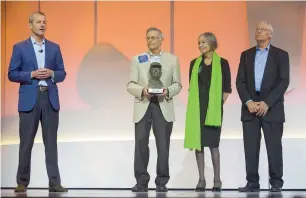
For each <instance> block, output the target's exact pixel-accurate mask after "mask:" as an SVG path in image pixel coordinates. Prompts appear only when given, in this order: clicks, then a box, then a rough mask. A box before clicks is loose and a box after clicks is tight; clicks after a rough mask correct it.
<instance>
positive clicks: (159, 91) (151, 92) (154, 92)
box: [148, 88, 164, 95]
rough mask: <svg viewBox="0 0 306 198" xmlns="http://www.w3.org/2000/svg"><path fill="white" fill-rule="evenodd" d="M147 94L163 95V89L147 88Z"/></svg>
mask: <svg viewBox="0 0 306 198" xmlns="http://www.w3.org/2000/svg"><path fill="white" fill-rule="evenodd" d="M148 93H149V94H152V95H157V94H163V93H164V89H153V88H148Z"/></svg>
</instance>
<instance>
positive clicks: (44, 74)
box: [38, 68, 53, 79]
mask: <svg viewBox="0 0 306 198" xmlns="http://www.w3.org/2000/svg"><path fill="white" fill-rule="evenodd" d="M38 72H39V74H38V78H39V79H46V78H50V77H52V76H53V71H52V70H50V69H45V68H44V69H39V70H38Z"/></svg>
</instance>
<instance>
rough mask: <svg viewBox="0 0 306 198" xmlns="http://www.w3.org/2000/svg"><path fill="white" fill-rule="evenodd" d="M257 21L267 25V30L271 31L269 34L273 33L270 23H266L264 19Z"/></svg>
mask: <svg viewBox="0 0 306 198" xmlns="http://www.w3.org/2000/svg"><path fill="white" fill-rule="evenodd" d="M259 23H263V24H265V25H267V26H268V30H269V32H270V33H271V35H272V34H273V27H272V25H271V24H270V23H268V22H267V21H264V20H262V21H260V22H259ZM259 23H258V24H259Z"/></svg>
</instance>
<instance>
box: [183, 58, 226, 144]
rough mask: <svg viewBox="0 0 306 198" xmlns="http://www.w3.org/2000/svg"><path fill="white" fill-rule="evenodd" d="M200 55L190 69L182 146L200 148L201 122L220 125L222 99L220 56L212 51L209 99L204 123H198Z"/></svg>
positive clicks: (208, 124)
mask: <svg viewBox="0 0 306 198" xmlns="http://www.w3.org/2000/svg"><path fill="white" fill-rule="evenodd" d="M201 61H202V55H201V56H199V57H198V58H197V59H196V61H195V63H194V65H193V69H192V73H191V79H190V85H189V95H188V104H187V112H186V125H185V142H184V147H185V148H189V149H196V150H201V124H203V125H207V126H216V127H220V126H221V122H222V121H221V105H222V104H221V101H222V70H221V58H220V56H218V54H217V53H216V52H214V53H213V59H212V74H211V83H210V89H209V101H208V108H207V113H206V120H205V123H200V101H199V86H198V71H199V67H200V63H201Z"/></svg>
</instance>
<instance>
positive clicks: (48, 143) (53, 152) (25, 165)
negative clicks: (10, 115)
mask: <svg viewBox="0 0 306 198" xmlns="http://www.w3.org/2000/svg"><path fill="white" fill-rule="evenodd" d="M29 26H30V29H31V31H32V35H31V37H30V38H29V39H27V40H25V41H22V42H19V43H17V44H15V45H14V47H13V54H12V57H11V61H10V65H9V71H8V78H9V80H10V81H12V82H16V83H19V84H20V87H19V102H18V111H19V118H20V122H19V134H20V146H19V165H18V171H17V184H18V186H17V188H16V189H15V192H26V190H27V186H28V185H29V182H30V170H31V152H32V147H33V143H34V139H35V135H36V133H37V129H38V124H39V121H40V122H41V126H42V135H43V142H44V145H45V155H46V167H47V173H48V177H49V191H50V192H67V189H65V188H64V187H62V185H61V178H60V174H59V168H58V157H57V129H58V123H59V110H60V104H59V96H58V88H57V85H56V83H59V82H63V81H64V79H65V77H66V72H65V68H64V63H63V58H62V54H61V50H60V47H59V46H58V45H57V44H55V43H53V42H51V41H48V40H47V39H45V38H44V34H45V31H46V17H45V15H44V13H42V12H35V13H33V14H32V15H31V16H30V18H29Z"/></svg>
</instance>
